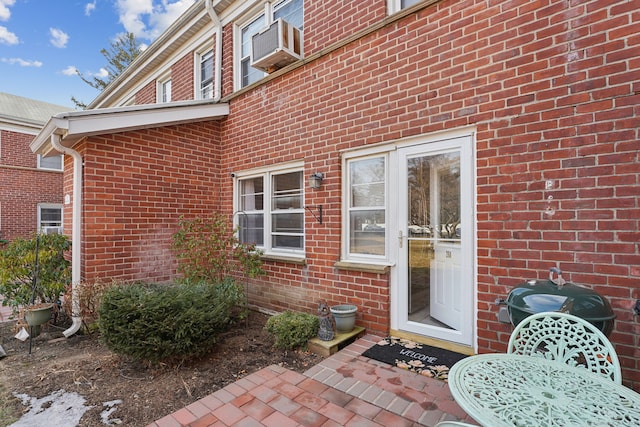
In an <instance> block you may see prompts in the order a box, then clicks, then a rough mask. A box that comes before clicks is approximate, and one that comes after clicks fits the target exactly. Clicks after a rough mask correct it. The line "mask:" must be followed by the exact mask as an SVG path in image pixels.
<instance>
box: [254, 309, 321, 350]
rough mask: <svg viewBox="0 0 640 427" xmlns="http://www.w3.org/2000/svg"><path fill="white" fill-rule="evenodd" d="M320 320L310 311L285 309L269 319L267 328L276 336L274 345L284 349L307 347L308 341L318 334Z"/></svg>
mask: <svg viewBox="0 0 640 427" xmlns="http://www.w3.org/2000/svg"><path fill="white" fill-rule="evenodd" d="M319 327H320V321H319V320H318V317H317V316H314V315H311V314H308V313H295V312H292V311H285V312H284V313H280V314H277V315H275V316H272V317H270V318H269V319H268V320H267V323H266V325H265V329H266V330H267V332H268V333H269V334H271V335H272V336H273V337H274V340H275V343H274V346H275V347H277V348H280V349H284V350H292V349H294V348H299V347H302V348H306V346H307V341H309V339H311V338H313V337H315V336H316V335H317V334H318V328H319Z"/></svg>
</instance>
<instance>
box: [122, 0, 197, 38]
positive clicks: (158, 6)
mask: <svg viewBox="0 0 640 427" xmlns="http://www.w3.org/2000/svg"><path fill="white" fill-rule="evenodd" d="M194 2H195V0H177V1H169V0H161V1H160V2H154V1H153V0H118V1H117V5H116V8H117V10H118V15H119V16H120V23H121V24H122V25H123V26H124V29H125V31H127V32H129V33H133V34H134V35H135V36H136V37H138V38H142V39H147V40H153V39H155V38H156V37H158V36H159V35H160V34H161V33H162V32H163V31H164V30H166V29H167V27H169V25H171V24H172V23H173V22H174V21H175V20H176V19H177V18H178V16H180V15H181V14H182V13H183V12H184V11H185V10H187V9H188V8H189V6H191V5H192V4H193V3H194Z"/></svg>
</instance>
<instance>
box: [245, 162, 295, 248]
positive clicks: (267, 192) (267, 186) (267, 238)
mask: <svg viewBox="0 0 640 427" xmlns="http://www.w3.org/2000/svg"><path fill="white" fill-rule="evenodd" d="M289 172H302V177H303V180H302V203H303V207H302V208H301V209H300V210H301V211H302V213H303V216H306V215H305V208H304V202H305V198H306V191H305V185H306V183H305V180H304V163H302V162H295V163H287V164H283V165H275V166H272V167H266V168H260V169H254V170H250V171H243V172H237V173H234V174H232V176H233V212H234V214H233V226H234V228H236V227H238V225H239V219H240V218H239V216H240V215H242V211H241V210H240V187H239V185H238V184H239V181H241V180H243V179H250V178H257V177H263V178H264V210H263V211H264V246H256V247H257V248H258V249H260V250H262V251H264V254H265V255H267V256H269V255H272V256H285V257H288V258H295V259H304V257H305V251H306V238H307V230H306V228H305V229H304V230H303V232H302V249H284V248H276V249H274V248H272V247H271V217H270V215H271V212H272V206H271V196H272V188H271V177H272V176H273V175H279V174H284V173H289ZM303 224H304V221H303Z"/></svg>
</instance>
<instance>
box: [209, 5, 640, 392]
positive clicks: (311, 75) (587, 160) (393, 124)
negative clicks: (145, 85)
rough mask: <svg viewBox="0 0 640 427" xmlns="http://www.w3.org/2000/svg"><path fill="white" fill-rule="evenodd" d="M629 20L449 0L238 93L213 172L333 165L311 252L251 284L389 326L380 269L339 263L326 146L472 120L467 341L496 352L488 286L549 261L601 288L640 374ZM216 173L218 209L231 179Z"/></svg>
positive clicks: (637, 69)
mask: <svg viewBox="0 0 640 427" xmlns="http://www.w3.org/2000/svg"><path fill="white" fill-rule="evenodd" d="M308 11H309V9H308ZM345 19H347V18H345ZM639 21H640V12H638V11H636V10H635V9H634V8H633V7H632V6H631V5H630V4H629V3H628V2H623V1H620V2H612V1H607V2H604V1H603V2H588V3H582V2H580V3H566V2H551V1H542V2H536V3H531V2H527V1H516V2H510V3H503V2H495V3H489V4H487V3H486V2H481V1H473V0H467V1H455V2H453V1H443V2H440V3H437V4H436V5H434V6H432V7H428V8H426V9H424V10H422V11H421V12H419V13H417V14H415V15H412V16H409V17H407V18H406V19H403V20H402V21H400V22H398V23H397V24H391V25H389V26H387V27H385V28H383V29H381V30H380V31H378V32H376V33H375V34H372V35H370V36H368V37H366V38H364V39H361V40H358V41H355V42H353V43H352V44H351V45H349V46H347V47H345V48H343V49H341V50H338V51H336V52H335V53H334V54H332V55H328V56H325V57H323V58H321V59H320V60H318V61H316V62H313V63H308V64H306V65H305V67H303V68H301V69H298V70H296V71H295V72H292V73H289V74H287V75H284V76H282V77H281V78H279V79H276V80H274V81H272V82H269V83H268V84H266V85H263V86H260V87H258V88H256V89H255V90H254V91H252V92H249V93H247V94H244V95H242V96H240V97H237V98H234V99H232V100H231V114H230V116H229V119H228V120H227V121H226V123H225V125H224V127H223V141H224V142H225V144H224V147H225V148H224V151H223V159H225V163H223V165H222V170H223V172H224V173H228V172H231V171H232V170H236V169H247V168H251V167H258V166H262V165H267V164H277V163H279V162H284V161H289V160H293V159H297V160H304V161H305V171H306V172H307V171H315V170H320V171H323V172H325V174H326V176H327V179H326V180H325V182H324V184H323V187H322V189H321V190H320V191H318V192H315V193H313V194H311V195H310V196H308V197H309V198H308V199H307V200H306V204H307V205H316V204H322V205H323V206H324V207H325V212H326V216H325V221H324V223H323V224H322V225H319V224H317V223H316V222H315V221H314V220H313V218H312V217H311V216H310V215H308V216H307V221H306V227H307V234H308V237H307V245H308V247H309V248H311V249H310V250H309V253H308V254H307V255H308V257H307V265H306V266H304V267H300V266H298V265H295V264H286V263H269V264H268V270H269V272H270V275H269V276H268V279H267V280H268V281H269V283H265V284H264V285H262V286H261V285H259V284H254V285H253V287H252V290H251V292H252V298H254V299H255V300H256V301H258V302H259V303H260V304H264V305H266V306H269V307H274V308H280V309H284V308H297V309H305V310H312V309H313V308H314V305H315V302H316V301H317V299H318V298H321V297H326V298H327V299H328V300H330V301H331V302H344V300H345V296H347V299H349V302H354V303H357V304H359V305H360V304H364V305H365V309H364V310H363V311H364V318H363V319H362V320H363V321H362V322H361V323H363V324H364V325H365V326H367V327H368V328H369V329H370V330H372V332H378V331H380V330H383V329H386V328H387V327H388V322H389V318H388V313H389V310H388V309H389V301H388V284H387V281H386V279H387V278H386V276H383V275H373V274H361V273H357V272H349V271H344V270H337V269H336V268H335V267H334V266H333V265H334V263H335V261H337V260H338V259H339V254H338V250H339V242H340V201H341V199H340V174H341V173H340V163H339V156H338V154H337V152H336V151H337V150H342V149H345V148H350V147H357V146H362V145H365V144H371V143H377V142H383V141H393V140H394V139H397V138H401V137H407V136H412V135H419V134H424V133H430V132H435V131H442V130H448V129H455V128H459V127H461V126H467V125H475V126H477V131H478V133H477V167H478V169H477V174H478V186H477V203H478V208H477V209H478V212H477V219H478V224H477V227H478V233H477V234H478V283H477V286H478V290H479V295H478V299H479V301H478V317H479V320H478V334H479V339H478V340H479V350H480V351H481V352H487V351H504V350H505V346H506V343H507V339H508V335H509V333H510V327H509V326H508V325H503V324H500V323H498V322H497V319H496V312H497V306H496V305H495V304H494V301H495V299H496V298H500V297H504V296H506V294H507V293H508V291H509V290H510V289H511V287H512V286H513V285H516V284H517V283H519V282H521V281H523V280H525V279H530V278H539V277H540V278H541V277H544V276H546V271H547V269H548V268H549V267H550V266H553V265H558V266H559V267H560V268H562V270H564V271H565V272H566V274H565V276H566V277H567V278H568V279H569V280H571V281H573V282H576V283H580V284H584V285H587V286H592V287H594V288H595V289H596V290H597V291H599V292H601V293H602V294H604V295H606V296H607V297H608V298H609V299H610V301H611V302H612V305H613V306H614V309H615V312H616V315H617V321H616V327H615V330H614V332H613V334H612V335H611V339H612V340H613V341H614V343H615V345H616V349H617V351H618V352H619V354H620V358H621V361H622V364H623V366H624V376H625V381H638V380H640V371H639V368H640V366H639V365H638V363H639V362H638V360H640V358H639V357H638V356H640V354H639V353H638V352H639V351H640V350H637V349H638V348H640V346H639V345H638V344H640V343H639V342H638V332H640V326H638V323H637V322H636V319H634V317H633V313H632V311H631V306H632V304H633V303H634V302H635V299H636V298H639V297H640V291H639V290H638V289H639V288H638V286H637V283H638V279H639V278H640V268H639V267H638V266H639V265H640V255H638V253H639V251H640V248H639V247H638V242H639V241H640V233H639V232H638V229H639V227H638V226H639V224H638V218H640V207H639V206H638V202H637V200H638V192H637V188H638V184H640V170H639V169H640V168H638V166H637V165H638V162H639V161H640V159H639V158H638V147H639V145H638V144H639V142H638V139H639V138H640V135H639V134H638V128H640V126H639V125H640V120H639V119H638V115H639V112H640V109H639V108H638V105H639V104H640V95H638V93H639V88H640V85H639V84H638V83H637V81H638V76H640V57H639V54H638V52H640V46H639V44H640V38H639V37H637V35H636V34H637V28H638V24H639ZM310 26H311V25H310ZM228 34H229V30H228V29H227V32H226V33H225V37H226V38H225V49H227V52H226V54H225V57H224V60H225V64H224V70H225V80H224V81H225V82H226V84H225V90H226V91H228V90H229V87H230V81H231V72H232V64H231V62H230V60H231V59H230V58H231V56H230V53H229V51H230V50H229V45H230V40H229V37H227V36H228ZM307 40H309V38H308V37H307ZM546 180H552V181H553V182H554V188H553V190H552V191H545V190H544V183H545V181H546ZM221 185H222V186H223V188H222V191H223V200H224V203H225V205H224V207H225V209H226V210H228V211H230V209H231V207H230V201H231V199H230V195H231V183H230V182H224V181H223V182H222V183H221ZM549 195H552V196H553V198H554V203H555V204H556V213H555V215H554V216H553V217H551V218H548V217H547V216H546V215H545V214H544V211H545V208H546V207H547V197H548V196H549ZM365 301H366V303H365Z"/></svg>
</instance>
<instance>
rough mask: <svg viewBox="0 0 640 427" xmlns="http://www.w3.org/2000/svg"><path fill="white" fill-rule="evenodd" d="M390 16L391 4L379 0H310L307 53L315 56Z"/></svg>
mask: <svg viewBox="0 0 640 427" xmlns="http://www.w3.org/2000/svg"><path fill="white" fill-rule="evenodd" d="M386 16H387V3H386V2H385V1H376V0H359V1H352V0H339V1H336V0H334V1H330V2H327V1H306V2H305V4H304V54H305V55H307V56H308V55H311V54H313V53H316V52H317V51H319V50H322V49H324V48H326V47H327V46H329V45H331V44H332V43H336V42H338V41H340V40H342V39H345V38H347V37H349V36H351V35H352V34H353V33H355V32H357V31H360V30H362V29H364V28H366V27H368V26H370V25H373V24H376V23H378V22H379V21H382V20H383V19H384V18H385V17H386Z"/></svg>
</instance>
